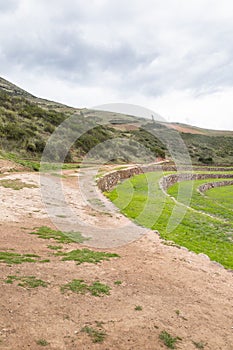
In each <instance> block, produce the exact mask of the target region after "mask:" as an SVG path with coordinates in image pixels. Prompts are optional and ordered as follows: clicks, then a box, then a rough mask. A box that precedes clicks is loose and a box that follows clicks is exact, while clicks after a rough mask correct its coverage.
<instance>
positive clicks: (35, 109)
mask: <svg viewBox="0 0 233 350" xmlns="http://www.w3.org/2000/svg"><path fill="white" fill-rule="evenodd" d="M73 115H75V117H76V118H75V125H74V127H73V130H70V133H74V132H75V130H79V131H80V130H83V127H84V126H85V125H87V124H88V126H89V128H90V130H89V131H88V132H86V133H84V134H83V135H82V136H81V137H79V138H78V139H77V140H76V142H75V143H74V144H73V145H72V147H71V149H67V157H66V161H68V162H73V161H74V162H75V161H79V160H80V158H82V157H83V156H84V155H85V154H87V153H88V152H89V151H90V150H91V149H93V148H94V147H96V146H97V145H98V144H100V143H101V144H102V145H101V147H100V148H99V151H98V150H97V151H96V153H95V156H96V157H97V158H98V152H99V153H100V156H101V157H105V158H106V159H107V160H109V161H113V162H116V161H122V162H140V161H142V162H144V161H153V160H155V159H156V157H160V158H161V157H162V158H164V157H165V156H166V157H167V158H169V153H168V151H167V147H166V145H165V144H163V143H162V142H161V141H160V140H159V139H160V137H159V133H160V132H165V131H166V137H167V138H168V139H170V140H173V139H175V138H174V135H175V134H177V132H178V133H179V135H180V136H181V137H182V138H183V140H184V142H185V144H186V146H187V149H188V151H189V153H190V156H191V159H192V162H193V164H213V165H214V164H224V165H230V164H231V165H232V163H233V161H232V156H233V151H232V150H233V132H227V131H226V132H224V131H219V132H218V131H214V130H205V129H200V128H196V127H192V126H189V125H184V124H178V123H162V122H151V121H149V120H148V119H144V118H138V117H134V116H130V115H123V114H117V113H113V112H103V111H97V110H88V109H78V108H73V107H69V106H65V105H63V104H60V103H57V102H53V101H48V100H45V99H41V98H37V97H35V96H33V95H32V94H30V93H28V92H26V91H24V90H23V89H21V88H19V87H17V86H16V85H14V84H12V83H10V82H8V81H7V80H5V79H3V78H0V152H1V154H2V156H4V157H8V156H9V153H13V154H14V155H15V156H16V157H19V158H23V159H30V160H31V159H34V160H39V159H40V157H41V154H42V152H43V150H44V147H45V144H46V142H47V140H48V138H49V137H50V136H51V135H52V133H53V132H54V130H55V129H56V127H57V126H58V125H60V124H61V123H62V122H63V121H64V120H65V119H67V118H69V117H70V116H73ZM103 123H104V125H101V124H103ZM98 124H100V125H98ZM154 131H155V132H154ZM153 132H154V134H155V135H158V137H155V136H153ZM70 135H71V134H70ZM72 135H73V134H72ZM66 137H67V140H65V138H64V140H60V145H59V144H57V145H54V154H53V157H54V158H53V159H54V160H55V161H59V159H60V155H59V147H61V144H62V147H63V148H64V147H68V146H66V145H68V143H69V142H68V141H69V140H68V138H69V133H68V136H66ZM112 139H115V143H114V149H113V150H111V149H110V148H109V147H108V146H107V145H106V146H105V143H104V141H107V140H112ZM138 144H140V145H141V148H140V149H139V148H138ZM174 147H175V145H174ZM11 157H12V156H11Z"/></svg>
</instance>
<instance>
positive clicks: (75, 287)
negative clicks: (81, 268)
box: [61, 279, 111, 297]
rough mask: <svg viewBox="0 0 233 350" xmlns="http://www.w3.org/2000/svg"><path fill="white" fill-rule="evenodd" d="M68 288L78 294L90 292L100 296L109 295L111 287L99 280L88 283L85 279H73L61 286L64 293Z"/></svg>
mask: <svg viewBox="0 0 233 350" xmlns="http://www.w3.org/2000/svg"><path fill="white" fill-rule="evenodd" d="M68 290H70V291H72V292H73V293H77V294H86V293H88V292H90V293H91V295H94V296H96V297H100V296H102V295H109V294H110V290H111V288H110V287H109V286H108V285H106V284H103V283H100V282H99V281H96V282H93V283H92V284H91V285H88V284H86V283H85V282H84V280H78V279H73V280H72V281H71V282H69V283H67V284H64V285H63V286H61V292H62V293H64V292H66V291H68Z"/></svg>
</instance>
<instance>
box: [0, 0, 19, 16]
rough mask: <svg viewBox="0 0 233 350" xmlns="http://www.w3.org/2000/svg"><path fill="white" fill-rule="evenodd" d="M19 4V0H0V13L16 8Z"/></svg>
mask: <svg viewBox="0 0 233 350" xmlns="http://www.w3.org/2000/svg"><path fill="white" fill-rule="evenodd" d="M18 6H19V0H8V1H5V0H0V15H2V14H4V13H6V12H11V11H12V10H16V9H17V7H18Z"/></svg>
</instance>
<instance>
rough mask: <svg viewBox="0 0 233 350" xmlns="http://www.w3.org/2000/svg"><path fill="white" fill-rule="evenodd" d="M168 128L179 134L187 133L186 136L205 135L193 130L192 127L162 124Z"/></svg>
mask: <svg viewBox="0 0 233 350" xmlns="http://www.w3.org/2000/svg"><path fill="white" fill-rule="evenodd" d="M164 124H165V125H166V126H167V127H168V128H170V129H175V130H177V131H179V132H184V133H188V134H200V135H205V133H204V132H202V131H200V130H197V129H195V128H194V127H193V128H192V127H190V128H189V127H188V126H187V127H184V126H182V125H177V124H170V123H164Z"/></svg>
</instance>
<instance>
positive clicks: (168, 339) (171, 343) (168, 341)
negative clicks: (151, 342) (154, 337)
mask: <svg viewBox="0 0 233 350" xmlns="http://www.w3.org/2000/svg"><path fill="white" fill-rule="evenodd" d="M159 339H160V340H162V341H163V343H164V345H166V346H167V347H168V348H169V349H175V348H176V346H175V344H176V342H177V340H178V339H179V338H178V337H175V338H174V337H172V336H171V335H170V334H169V333H168V332H166V331H162V332H161V333H160V335H159Z"/></svg>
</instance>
